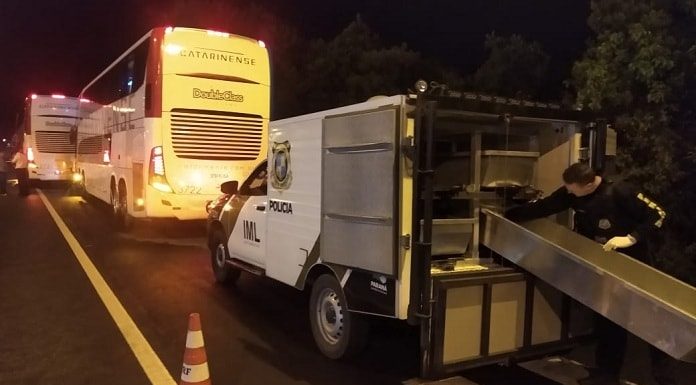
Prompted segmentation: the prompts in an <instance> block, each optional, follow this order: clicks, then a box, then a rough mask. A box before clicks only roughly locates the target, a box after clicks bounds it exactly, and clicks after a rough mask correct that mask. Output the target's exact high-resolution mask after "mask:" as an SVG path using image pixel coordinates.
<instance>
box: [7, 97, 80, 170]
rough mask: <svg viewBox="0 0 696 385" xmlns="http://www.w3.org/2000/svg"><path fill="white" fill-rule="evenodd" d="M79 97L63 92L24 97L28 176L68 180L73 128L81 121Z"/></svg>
mask: <svg viewBox="0 0 696 385" xmlns="http://www.w3.org/2000/svg"><path fill="white" fill-rule="evenodd" d="M79 105H80V101H79V99H77V98H70V97H66V96H64V95H59V94H53V95H36V94H32V95H31V96H28V97H27V98H26V99H25V103H24V117H23V119H24V123H23V124H22V127H21V128H22V130H23V132H22V135H21V136H20V138H19V142H21V143H22V149H23V150H24V153H25V154H26V155H27V158H28V159H29V169H28V171H29V179H30V180H33V181H48V180H69V179H70V178H71V175H72V167H73V163H74V160H75V142H74V141H72V140H71V139H70V135H71V130H73V129H74V127H75V125H76V124H77V123H78V116H79Z"/></svg>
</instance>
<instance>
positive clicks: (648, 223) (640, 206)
mask: <svg viewBox="0 0 696 385" xmlns="http://www.w3.org/2000/svg"><path fill="white" fill-rule="evenodd" d="M616 190H617V195H616V199H617V204H618V205H619V206H620V207H622V208H623V209H624V210H626V211H627V213H628V215H629V216H630V217H631V218H633V219H634V220H635V221H636V222H637V225H636V227H635V229H634V230H633V231H632V232H631V234H629V235H630V236H631V237H633V238H635V239H636V240H637V241H640V240H641V239H645V237H647V236H648V234H650V233H651V232H653V231H656V230H658V229H660V228H661V227H662V224H663V222H664V220H665V218H666V217H667V213H666V212H665V211H664V210H663V209H662V208H661V207H660V206H659V205H658V204H657V203H655V202H654V201H652V200H651V199H650V198H648V197H647V196H646V195H645V194H643V193H642V192H641V191H639V190H638V189H636V188H634V187H632V186H630V185H620V186H617V189H616Z"/></svg>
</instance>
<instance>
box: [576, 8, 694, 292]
mask: <svg viewBox="0 0 696 385" xmlns="http://www.w3.org/2000/svg"><path fill="white" fill-rule="evenodd" d="M589 25H590V28H591V29H592V31H593V32H594V33H595V34H596V38H595V39H594V40H593V41H591V42H590V45H589V47H588V49H587V51H586V53H585V55H584V57H583V58H582V59H581V60H580V61H578V62H577V63H576V64H575V65H574V67H573V75H572V76H573V80H572V83H573V86H574V87H575V88H576V90H577V101H578V102H579V103H580V104H582V105H584V106H587V107H589V108H591V109H594V110H598V111H599V110H602V111H605V112H609V113H610V114H611V115H614V116H615V117H616V120H615V128H616V130H617V132H618V134H619V156H618V160H617V163H618V167H619V170H620V171H621V173H622V176H623V177H625V178H627V179H629V180H631V181H633V182H635V183H637V184H638V185H640V186H642V187H643V189H644V190H646V191H648V192H649V193H651V194H652V195H653V196H655V197H656V198H657V199H658V200H659V201H660V202H662V204H663V205H664V206H666V207H667V213H668V220H667V222H666V228H665V231H664V237H663V238H664V240H665V242H664V243H663V245H662V247H661V249H660V250H659V252H658V253H657V255H658V264H659V265H660V266H661V267H663V268H665V269H667V270H668V271H669V272H671V273H673V274H674V275H676V276H678V277H680V278H682V279H685V280H690V281H691V282H694V281H696V243H694V240H693V239H691V238H692V233H693V230H692V221H693V218H695V217H696V206H695V205H694V204H693V202H694V199H696V179H695V178H696V167H695V166H696V156H694V149H695V148H696V140H695V139H696V121H695V119H694V112H696V111H695V108H696V105H695V104H694V96H695V95H694V90H695V89H696V88H695V86H696V79H695V78H694V69H696V68H695V67H696V45H694V44H695V43H696V28H695V26H696V1H693V0H689V1H683V0H602V1H593V2H592V13H591V16H590V19H589Z"/></svg>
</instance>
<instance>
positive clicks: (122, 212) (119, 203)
mask: <svg viewBox="0 0 696 385" xmlns="http://www.w3.org/2000/svg"><path fill="white" fill-rule="evenodd" d="M120 187H121V188H119V189H118V190H117V189H116V186H114V185H112V186H111V207H112V210H113V216H114V225H115V226H116V229H117V230H119V231H127V230H129V229H130V226H131V225H132V219H131V218H130V215H128V206H127V200H126V197H127V195H126V186H124V185H121V186H120Z"/></svg>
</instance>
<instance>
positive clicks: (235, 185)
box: [220, 180, 239, 195]
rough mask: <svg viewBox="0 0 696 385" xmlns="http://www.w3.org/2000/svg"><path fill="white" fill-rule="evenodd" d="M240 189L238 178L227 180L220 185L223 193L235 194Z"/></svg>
mask: <svg viewBox="0 0 696 385" xmlns="http://www.w3.org/2000/svg"><path fill="white" fill-rule="evenodd" d="M237 190H239V182H237V181H236V180H231V181H227V182H225V183H223V184H221V185H220V191H222V193H223V194H228V195H234V194H236V193H237Z"/></svg>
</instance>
